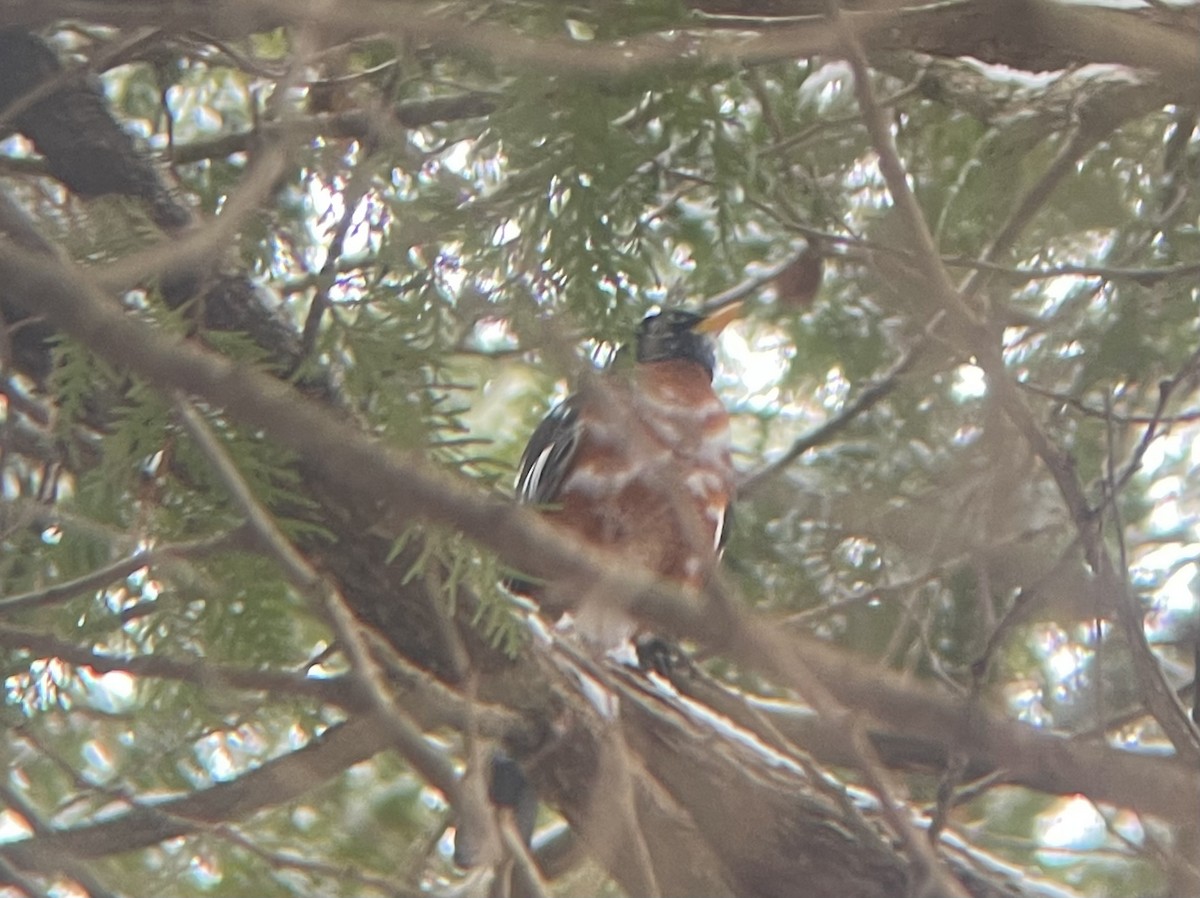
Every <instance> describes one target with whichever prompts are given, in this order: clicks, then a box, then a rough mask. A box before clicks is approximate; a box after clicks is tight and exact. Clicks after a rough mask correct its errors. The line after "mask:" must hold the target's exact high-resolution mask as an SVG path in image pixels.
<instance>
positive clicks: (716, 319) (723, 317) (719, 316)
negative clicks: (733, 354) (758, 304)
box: [692, 300, 746, 334]
mask: <svg viewBox="0 0 1200 898" xmlns="http://www.w3.org/2000/svg"><path fill="white" fill-rule="evenodd" d="M745 305H746V303H745V302H744V301H742V300H738V301H737V302H731V303H730V304H729V305H727V306H722V307H721V308H719V309H717V310H716V311H715V312H713V313H712V314H710V315H705V316H704V319H703V320H702V321H701V322H700V323H699V324H697V325H696V326H695V327H693V328H692V331H693V332H694V333H697V334H719V333H720V332H721V331H722V330H724V329H725V326H726V325H727V324H729V323H730V322H731V321H733V319H735V318H737V317H738V316H739V315H741V314H742V308H743V307H744V306H745Z"/></svg>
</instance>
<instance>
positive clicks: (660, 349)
mask: <svg viewBox="0 0 1200 898" xmlns="http://www.w3.org/2000/svg"><path fill="white" fill-rule="evenodd" d="M740 306H741V304H740V303H736V304H733V305H730V306H725V307H724V308H722V309H720V310H718V311H716V312H713V313H711V314H709V315H698V314H694V313H692V312H686V311H683V310H682V309H668V310H666V311H663V312H661V313H659V314H656V315H650V316H649V317H647V318H646V319H645V320H644V321H642V323H641V325H640V326H639V327H638V329H637V334H636V340H635V351H634V363H633V364H632V365H624V364H622V353H618V357H617V361H616V362H615V363H614V364H613V365H612V366H611V367H610V369H609V370H608V371H606V372H605V373H604V374H603V375H601V376H600V377H597V378H595V379H594V381H593V382H591V383H589V384H588V385H586V386H585V387H584V388H583V389H581V390H580V391H579V392H577V393H575V394H573V395H571V396H569V397H568V398H567V399H566V400H564V401H563V402H562V403H561V404H560V405H558V406H556V407H555V408H554V409H552V410H551V411H550V413H549V414H548V415H547V416H546V418H545V419H544V420H543V421H542V423H541V424H540V425H539V426H538V427H537V429H536V430H535V431H534V432H533V436H532V437H531V438H530V440H529V445H528V446H526V448H525V453H524V455H523V456H522V458H521V466H520V473H519V475H518V477H517V496H518V499H519V501H521V502H524V503H528V504H531V505H537V506H539V507H540V509H541V510H542V513H543V514H545V515H546V517H547V519H548V520H550V521H552V522H553V523H554V524H556V525H558V526H561V527H562V528H563V529H564V530H565V531H568V532H570V533H573V534H574V535H575V536H576V537H577V538H578V539H580V540H582V541H584V542H587V543H590V544H591V545H593V546H596V547H598V548H602V549H607V550H609V551H611V552H612V553H614V554H616V555H618V556H620V558H621V559H622V560H627V561H629V562H630V563H632V564H635V565H640V566H641V567H643V568H645V569H646V570H649V571H651V572H653V573H656V574H658V575H659V576H661V577H664V578H667V579H670V580H674V581H676V582H678V583H680V584H682V585H684V586H687V587H693V588H695V587H700V586H701V585H702V584H703V583H704V581H705V579H706V578H707V577H708V576H709V574H710V572H711V571H712V569H713V567H714V566H715V564H716V562H717V560H718V558H719V556H720V553H721V550H722V548H723V545H724V540H725V537H726V535H727V534H726V522H727V516H728V512H729V507H730V502H731V501H732V499H733V491H734V470H733V464H732V462H731V460H730V455H729V444H730V436H729V414H728V412H726V410H725V407H724V405H722V403H721V400H720V399H719V398H718V397H717V394H716V393H715V392H714V391H713V388H712V378H713V369H714V367H715V365H716V351H715V343H714V339H713V337H714V335H715V334H716V333H718V332H719V331H720V330H721V329H722V328H723V327H724V326H725V325H726V324H728V323H729V322H730V321H732V320H733V319H734V318H735V317H737V315H738V313H739V312H740ZM512 588H513V589H514V591H516V592H522V593H525V594H527V595H530V596H533V597H534V598H537V599H538V600H539V601H540V602H541V604H542V607H543V608H545V609H547V610H549V611H552V612H553V611H558V610H562V608H563V607H565V606H566V605H568V604H569V605H571V606H573V607H574V608H575V622H576V629H577V631H578V632H579V634H580V635H581V636H582V637H583V638H584V640H585V641H586V642H589V643H591V644H593V645H594V646H596V647H599V648H602V649H612V648H616V647H617V646H619V645H620V644H622V643H625V642H627V641H628V640H629V638H630V637H632V636H634V635H636V628H635V627H634V625H633V622H632V620H631V619H630V618H629V617H628V616H627V615H625V614H624V613H623V612H621V611H619V610H617V609H614V608H612V607H611V605H610V604H608V603H606V602H605V596H604V595H603V592H604V586H603V584H602V583H601V584H595V583H593V584H548V585H546V586H534V585H532V584H529V583H525V582H516V583H514V584H512ZM568 592H574V595H570V594H568Z"/></svg>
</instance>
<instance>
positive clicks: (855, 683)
mask: <svg viewBox="0 0 1200 898" xmlns="http://www.w3.org/2000/svg"><path fill="white" fill-rule="evenodd" d="M2 212H3V208H2V207H0V213H2ZM3 223H4V222H3V215H2V214H0V225H3ZM0 275H2V276H3V277H4V278H6V279H7V282H8V284H9V286H10V289H11V290H12V292H13V294H14V295H15V296H21V297H36V303H37V307H38V308H39V309H40V310H41V311H42V312H43V313H44V314H45V315H46V316H47V318H48V319H50V320H52V321H53V322H54V323H55V324H56V325H57V326H58V327H60V328H61V329H62V330H64V331H65V332H67V333H70V334H72V335H74V336H76V337H77V338H79V339H82V340H84V341H86V342H87V344H88V345H89V346H91V347H92V348H93V349H94V350H95V351H96V352H97V353H99V354H100V355H102V356H103V357H105V358H106V359H108V360H109V361H110V362H111V363H113V364H116V365H119V366H121V367H123V368H126V369H129V370H132V371H135V372H137V373H138V374H139V375H141V376H142V377H144V378H145V379H146V380H147V381H148V382H150V383H153V384H155V385H157V386H158V387H159V388H161V389H176V390H185V391H187V392H190V393H192V394H194V395H198V396H203V397H204V398H205V399H206V400H207V401H208V402H211V403H213V404H214V405H217V406H221V407H223V408H224V409H225V412H226V414H228V415H229V416H230V417H231V418H233V419H235V420H239V421H241V422H242V423H244V424H246V425H247V426H250V427H253V428H258V429H262V430H263V431H265V432H266V433H268V434H270V435H271V436H272V437H273V438H274V439H276V440H277V441H278V442H279V443H280V444H281V445H284V446H287V447H288V448H290V449H291V450H292V451H295V452H296V453H297V454H298V455H300V456H301V457H302V458H303V459H304V460H305V462H306V464H307V465H309V466H310V468H311V470H312V471H313V476H320V477H322V478H325V479H326V481H327V482H328V483H329V484H336V485H337V486H338V487H340V488H341V489H342V490H343V491H344V492H345V493H346V494H348V495H350V496H358V497H361V498H362V501H364V502H365V503H367V507H383V508H387V509H390V515H391V520H392V521H394V522H397V523H400V524H401V525H403V523H404V522H409V521H414V520H422V519H424V520H428V521H432V522H436V523H440V524H443V525H446V526H449V527H453V528H455V529H457V530H459V531H461V532H462V533H463V534H464V535H465V536H467V537H468V538H470V539H474V540H476V541H477V542H479V543H480V544H481V545H484V546H486V547H488V548H490V549H492V550H494V551H496V552H497V553H498V554H500V555H501V556H502V557H503V558H505V559H506V560H507V561H508V562H509V563H511V564H512V565H513V566H514V567H516V568H518V569H520V570H525V571H529V572H530V573H531V574H534V575H536V576H540V577H546V578H554V577H563V578H567V579H571V580H580V579H581V580H583V581H584V582H589V581H590V582H593V583H596V584H603V585H604V588H605V589H606V590H607V591H608V593H609V594H610V596H611V598H612V601H613V603H614V605H619V606H621V607H623V608H625V609H626V610H628V611H630V612H631V613H632V614H634V615H635V616H636V617H638V618H640V619H642V620H644V621H645V622H647V623H648V624H650V625H652V626H654V627H656V628H657V630H658V632H668V633H670V632H673V633H679V634H685V635H687V636H690V637H691V638H694V639H696V640H697V641H699V642H701V643H703V644H706V645H708V646H710V647H712V648H714V649H719V650H722V651H727V652H728V654H729V655H730V657H731V658H733V659H734V660H736V661H738V662H739V663H740V664H743V665H745V666H746V667H747V668H748V669H754V670H758V671H761V672H763V673H765V674H767V675H769V676H772V677H776V678H778V679H779V680H780V681H781V682H783V683H786V684H788V685H791V686H793V687H794V688H796V689H798V690H800V691H801V692H802V693H804V694H809V693H810V692H811V686H812V684H814V683H819V684H822V686H823V687H824V688H826V689H830V690H832V691H833V693H834V695H835V696H836V698H837V699H838V700H839V701H840V702H842V703H843V704H844V705H846V706H847V707H851V708H856V709H859V710H862V711H864V712H865V713H867V714H869V715H871V716H872V717H873V718H875V719H876V720H878V721H879V722H880V723H881V724H883V725H886V726H887V727H888V728H890V729H893V730H895V731H896V732H899V733H909V734H914V735H923V736H928V735H929V734H934V733H936V734H939V735H940V736H941V737H942V738H944V739H949V740H953V741H955V742H956V744H959V745H961V746H962V747H963V748H964V749H965V750H967V751H969V752H970V753H971V754H972V756H974V757H977V758H978V759H979V760H981V761H983V762H985V763H995V764H996V765H997V766H1005V767H1008V768H1009V769H1013V770H1019V771H1024V772H1026V773H1029V774H1030V775H1034V772H1035V771H1046V770H1054V771H1055V772H1056V774H1055V778H1054V783H1055V788H1057V789H1063V790H1066V791H1071V792H1081V793H1085V794H1087V795H1089V796H1091V797H1093V798H1095V799H1097V800H1100V801H1110V802H1112V803H1114V804H1121V805H1127V806H1129V807H1135V808H1139V809H1142V810H1145V811H1152V812H1155V813H1159V814H1162V815H1163V816H1166V817H1169V818H1172V819H1180V820H1182V819H1190V816H1191V815H1193V814H1194V808H1195V807H1196V806H1197V805H1198V804H1200V776H1198V775H1197V774H1196V773H1195V772H1194V770H1193V769H1191V768H1186V767H1184V766H1182V765H1177V764H1173V763H1170V762H1163V761H1159V760H1156V759H1150V758H1144V757H1138V756H1136V755H1132V754H1129V753H1126V752H1120V751H1117V750H1114V749H1111V748H1109V747H1107V746H1100V745H1094V746H1093V745H1088V746H1071V747H1070V748H1065V747H1064V746H1065V743H1064V742H1063V740H1061V739H1060V738H1058V737H1056V736H1054V735H1052V734H1048V733H1044V732H1038V731H1037V730H1035V729H1034V728H1032V727H1029V726H1027V725H1024V724H1020V723H1015V722H1013V721H1009V720H1005V719H1003V718H1001V717H999V716H996V715H992V714H988V713H985V712H983V711H982V710H980V709H977V708H976V709H968V708H966V707H965V706H964V705H963V703H962V702H961V701H959V700H957V699H953V698H947V697H945V696H941V695H938V694H936V693H935V692H933V691H932V690H930V689H929V688H928V687H925V686H921V685H917V684H913V683H902V682H898V681H897V680H896V679H895V678H894V677H892V676H891V675H890V674H885V675H881V674H880V672H878V671H875V670H872V669H868V668H866V667H865V666H864V665H863V664H862V663H861V660H860V659H858V658H855V657H853V656H850V655H848V654H846V653H844V652H841V651H839V650H836V649H833V648H831V647H830V646H828V645H826V644H824V643H822V642H821V641H820V640H816V639H810V638H803V637H798V636H794V635H785V634H783V633H780V632H779V631H778V628H776V627H775V626H773V625H772V624H769V623H767V622H763V621H758V620H756V619H754V618H750V617H746V616H745V615H744V614H742V613H741V612H738V611H737V610H735V608H734V607H733V605H732V604H731V603H729V602H725V603H722V605H721V606H720V610H719V611H714V609H713V607H711V606H709V607H703V606H698V604H697V602H696V601H695V598H694V597H693V596H690V595H687V594H685V593H683V592H681V591H680V590H679V589H677V588H674V587H672V586H670V585H669V584H664V583H659V582H656V581H655V580H654V579H653V578H651V577H649V576H647V575H645V574H643V573H640V572H637V571H631V570H629V569H628V565H623V566H614V565H611V564H609V563H608V558H607V556H605V555H603V554H598V553H596V552H594V551H587V550H585V549H582V548H581V547H580V546H579V545H578V544H576V543H575V542H574V541H573V540H569V539H566V538H564V537H563V536H562V535H561V534H559V533H557V532H556V531H555V530H554V528H552V527H550V526H549V525H548V524H547V523H546V522H545V521H544V520H542V519H541V518H540V517H539V516H538V515H537V514H536V513H534V512H532V511H530V510H528V509H524V508H520V507H517V506H516V505H514V504H512V503H511V502H505V501H501V500H498V499H495V498H492V497H489V496H487V495H485V494H481V493H480V491H478V490H477V489H474V488H472V487H470V486H468V485H466V484H464V483H462V482H460V481H457V480H453V479H451V478H449V477H448V476H447V475H446V474H445V473H444V472H442V471H438V470H436V469H434V468H432V466H431V465H430V464H429V463H428V462H426V461H425V460H424V459H422V458H420V457H419V456H416V455H411V454H407V455H406V454H402V453H399V452H396V451H393V450H389V449H387V448H386V447H385V446H383V445H382V444H381V443H379V442H378V441H377V440H375V439H372V438H371V437H369V436H367V435H365V434H363V433H360V432H358V431H356V430H354V429H353V428H351V427H349V426H348V425H347V422H346V421H345V419H344V418H342V417H341V416H339V415H338V414H337V413H336V412H334V411H332V410H329V409H326V408H323V407H321V406H319V405H317V404H316V403H314V402H312V401H311V400H306V399H304V398H303V397H302V396H300V395H299V394H298V393H297V392H296V391H295V390H294V389H293V388H291V387H289V386H287V385H285V384H282V383H280V382H278V381H277V380H275V379H273V378H271V377H269V376H267V375H266V374H263V373H262V372H260V371H256V370H253V369H250V368H247V367H245V366H241V365H237V364H235V363H233V362H231V361H230V360H228V359H225V358H222V357H220V356H218V355H216V354H214V353H212V352H209V351H206V350H204V349H202V348H200V347H198V346H197V345H195V344H194V343H191V342H188V341H186V340H183V339H181V338H179V337H175V336H169V335H166V334H163V333H161V332H159V331H157V330H155V329H154V328H153V327H151V326H149V325H148V324H146V323H144V322H141V321H138V320H136V319H135V318H133V317H131V316H127V315H126V314H125V313H124V312H123V311H122V310H121V309H120V307H119V306H118V305H117V304H116V303H114V302H113V301H112V300H110V299H109V298H107V297H106V296H104V295H103V294H102V293H100V292H99V291H98V290H97V288H96V286H95V283H94V281H92V280H89V279H88V278H86V277H84V276H83V274H82V273H80V272H79V271H77V270H76V269H75V268H73V267H69V266H65V265H62V264H59V263H56V262H54V261H52V260H48V259H46V258H45V257H41V256H37V255H32V254H30V253H27V252H19V251H17V250H14V249H13V248H12V247H10V246H6V245H3V244H0ZM397 529H402V527H398V528H397ZM800 658H803V659H804V662H805V663H804V665H803V666H800V665H799V664H798V659H800ZM1064 753H1065V754H1064Z"/></svg>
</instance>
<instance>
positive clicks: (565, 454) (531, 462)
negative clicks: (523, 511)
mask: <svg viewBox="0 0 1200 898" xmlns="http://www.w3.org/2000/svg"><path fill="white" fill-rule="evenodd" d="M580 404H581V403H580V397H579V394H575V395H572V396H568V397H567V398H566V399H564V400H563V401H562V402H561V403H559V404H558V405H556V406H555V407H554V408H553V409H551V410H550V414H548V415H546V417H545V418H543V419H542V423H541V424H539V425H538V426H537V429H536V430H535V431H534V432H533V436H531V437H530V438H529V445H527V446H526V447H525V452H524V454H523V455H522V456H521V468H520V472H519V473H518V474H517V501H519V502H521V503H523V504H526V505H547V504H549V503H552V502H554V501H555V500H556V499H557V498H558V493H559V490H560V489H561V488H562V485H563V480H564V479H565V478H566V476H567V472H568V471H569V470H570V467H571V460H572V459H573V458H574V457H575V451H576V449H578V448H579V407H580Z"/></svg>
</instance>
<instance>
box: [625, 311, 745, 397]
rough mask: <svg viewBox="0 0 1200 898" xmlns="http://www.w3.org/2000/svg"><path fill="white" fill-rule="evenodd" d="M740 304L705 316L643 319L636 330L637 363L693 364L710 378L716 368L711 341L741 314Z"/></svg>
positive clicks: (672, 313)
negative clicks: (681, 362) (671, 362)
mask: <svg viewBox="0 0 1200 898" xmlns="http://www.w3.org/2000/svg"><path fill="white" fill-rule="evenodd" d="M741 306H742V304H741V303H740V302H736V303H731V304H730V305H727V306H723V307H722V308H720V309H717V310H716V311H714V312H711V313H709V314H707V315H698V314H696V313H695V312H687V311H684V310H683V309H664V310H663V311H661V312H659V313H657V314H655V315H647V316H646V318H644V319H643V320H642V323H641V324H639V325H638V329H637V360H638V361H639V362H670V361H681V360H682V361H689V362H695V363H696V364H698V365H700V366H701V367H703V368H704V370H705V371H707V372H708V376H709V378H711V377H712V374H713V370H714V369H715V368H716V365H717V348H716V343H715V342H714V340H713V338H714V337H715V336H716V335H717V334H718V333H720V331H721V329H722V328H724V327H725V325H727V324H729V322H731V321H732V320H733V319H734V318H736V317H737V316H738V315H739V314H740V313H741Z"/></svg>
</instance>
